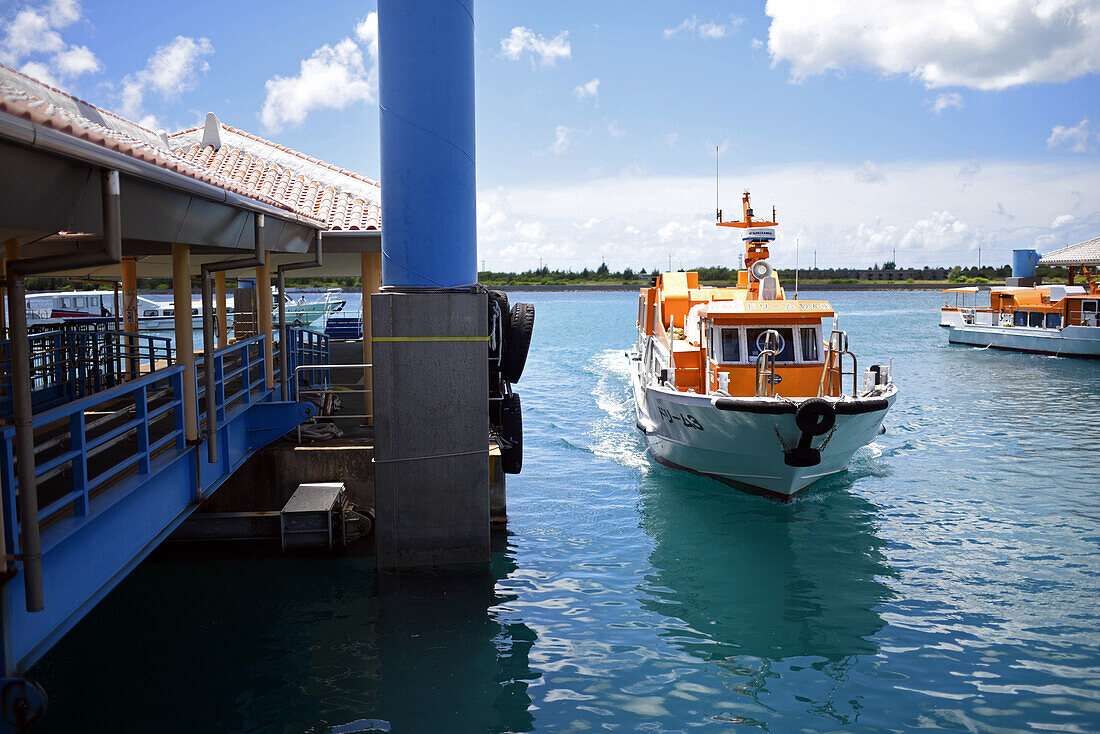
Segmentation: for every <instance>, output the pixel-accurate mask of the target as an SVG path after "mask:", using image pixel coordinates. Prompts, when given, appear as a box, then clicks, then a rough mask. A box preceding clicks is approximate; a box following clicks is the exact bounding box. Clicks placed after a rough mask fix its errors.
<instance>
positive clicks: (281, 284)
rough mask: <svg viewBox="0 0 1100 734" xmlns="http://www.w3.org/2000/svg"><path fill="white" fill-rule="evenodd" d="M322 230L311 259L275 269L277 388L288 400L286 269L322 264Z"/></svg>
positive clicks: (315, 266)
mask: <svg viewBox="0 0 1100 734" xmlns="http://www.w3.org/2000/svg"><path fill="white" fill-rule="evenodd" d="M322 234H323V233H322V232H318V233H317V249H316V250H315V251H314V253H313V259H312V260H302V261H300V262H294V263H283V264H282V265H280V266H279V267H278V268H276V269H275V274H276V282H277V283H278V289H279V389H280V390H281V391H282V396H283V400H290V392H289V390H290V378H289V376H288V375H287V373H286V367H287V343H286V277H285V276H284V275H283V274H284V273H285V272H286V271H287V270H305V269H307V268H319V267H321V265H322V264H323V252H322V245H321V237H322Z"/></svg>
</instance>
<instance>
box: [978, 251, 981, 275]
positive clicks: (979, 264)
mask: <svg viewBox="0 0 1100 734" xmlns="http://www.w3.org/2000/svg"><path fill="white" fill-rule="evenodd" d="M981 269H982V246H981V245H978V270H981ZM978 275H981V273H978Z"/></svg>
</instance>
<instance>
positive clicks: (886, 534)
mask: <svg viewBox="0 0 1100 734" xmlns="http://www.w3.org/2000/svg"><path fill="white" fill-rule="evenodd" d="M511 295H512V300H513V301H515V300H517V299H518V298H520V296H518V295H517V294H511ZM803 295H804V297H809V296H811V294H809V293H804V294H803ZM822 296H823V297H827V298H829V300H831V301H832V302H833V304H834V305H835V306H836V307H837V309H838V311H840V313H841V314H842V319H841V326H842V327H843V328H845V329H846V330H848V332H849V334H850V336H851V341H852V345H853V349H854V351H856V353H857V354H858V355H859V357H860V363H861V364H864V365H866V364H871V363H873V362H880V361H885V360H886V359H889V358H890V357H892V358H893V360H894V369H895V376H896V379H897V381H898V382H899V384H900V386H901V391H902V392H901V395H900V397H899V400H898V402H897V405H896V406H895V408H894V409H893V410H892V411H891V413H890V415H889V416H888V418H887V421H886V425H887V429H888V432H887V434H886V435H884V436H881V437H879V439H878V441H876V443H875V444H873V445H872V446H870V447H868V448H867V449H864V450H862V451H861V452H859V453H858V454H857V455H856V457H855V459H854V460H853V462H852V465H851V467H850V469H849V471H848V472H846V473H844V474H841V475H837V476H834V477H831V478H829V479H827V480H825V481H822V482H820V483H818V484H817V485H815V486H814V487H812V488H811V489H810V490H808V491H807V492H806V493H804V494H803V495H800V496H799V497H798V498H796V499H795V500H794V501H792V502H790V503H787V504H783V503H779V502H776V501H773V500H770V499H767V498H764V497H758V496H754V495H748V494H742V493H739V492H736V491H734V490H731V489H729V488H727V487H725V486H724V485H721V484H718V483H715V482H713V481H711V480H708V479H704V478H701V477H697V476H693V475H689V474H686V473H680V472H675V471H673V470H670V469H666V468H663V467H660V466H657V465H655V464H653V463H652V462H650V461H649V460H648V459H647V458H646V456H645V454H644V450H643V444H642V440H641V436H640V434H639V433H638V432H637V430H636V429H635V427H634V416H633V406H632V405H631V403H630V395H629V390H628V384H627V378H626V372H625V364H624V363H625V359H624V358H623V350H624V349H626V348H627V347H628V346H629V345H630V344H632V342H633V341H634V331H633V322H634V318H635V313H636V296H635V295H634V294H630V293H539V294H526V295H525V296H523V299H524V300H529V301H532V302H534V303H535V304H536V308H537V322H536V330H535V338H534V342H533V345H532V351H531V356H530V359H529V362H528V366H527V369H526V371H525V373H524V377H523V380H522V382H521V383H520V385H519V386H518V389H519V392H520V393H521V394H522V396H523V405H524V426H525V429H526V435H525V451H526V456H525V459H524V473H523V474H522V475H520V476H518V477H511V478H510V479H509V487H508V502H509V518H510V522H509V528H508V533H507V535H506V536H502V537H500V538H498V539H497V542H496V547H497V550H496V552H495V553H494V560H493V563H492V566H491V568H489V569H483V570H471V571H466V572H462V573H452V574H442V575H441V574H430V573H425V574H415V575H409V576H383V577H379V578H376V577H375V575H374V570H373V564H372V562H371V561H370V559H338V560H331V559H306V558H296V559H281V558H272V557H265V556H262V555H258V556H255V557H240V556H239V555H237V556H226V555H219V556H206V557H200V558H188V559H182V558H180V557H178V556H175V555H168V556H165V555H160V556H157V557H155V558H154V559H152V560H151V561H149V562H147V563H145V564H143V565H142V566H141V567H140V568H139V569H138V570H137V571H136V572H135V573H134V574H132V575H131V577H130V578H128V579H127V580H126V581H125V582H124V583H123V584H122V585H121V586H120V587H119V588H118V589H117V590H116V591H115V592H114V593H112V594H111V595H110V596H109V597H108V599H107V600H106V601H105V602H104V603H103V604H102V605H101V606H100V607H99V608H97V609H96V610H95V611H94V612H93V613H92V614H91V615H90V616H89V617H88V618H87V619H86V620H85V621H83V622H82V623H81V624H79V625H78V626H77V627H76V629H74V631H73V632H72V633H71V634H70V635H68V637H66V639H65V640H63V642H62V643H61V644H59V645H58V646H57V647H56V648H55V649H54V650H53V651H52V652H51V653H50V654H49V655H48V656H47V657H46V658H45V659H44V660H43V662H42V663H41V664H40V665H39V666H38V667H37V668H36V669H35V670H34V671H33V674H34V675H35V676H37V677H38V678H39V679H40V680H41V681H42V682H43V683H44V684H45V685H46V686H47V687H48V689H49V691H50V694H51V700H52V704H53V709H52V713H51V716H50V719H49V720H48V722H47V726H45V727H43V730H44V731H51V732H52V731H57V732H63V731H64V732H69V731H81V730H84V731H86V730H89V726H90V725H91V724H95V726H94V727H92V728H98V729H110V730H112V731H159V732H176V731H179V732H198V731H202V732H213V731H275V732H328V731H332V732H357V731H372V730H377V729H379V728H384V727H385V726H389V727H390V728H391V729H392V731H394V732H421V731H423V732H467V731H468V732H480V731H495V732H496V731H530V730H535V731H588V730H599V729H617V730H620V731H638V730H640V731H655V732H673V731H675V732H685V731H689V730H695V729H699V728H701V729H705V730H710V731H744V732H751V731H769V732H833V731H852V732H855V731H858V732H886V731H891V732H896V731H916V730H947V731H968V732H1011V731H1060V732H1090V731H1097V730H1100V632H1098V622H1100V563H1098V559H1100V553H1098V549H1100V486H1098V484H1100V482H1098V481H1097V479H1096V474H1097V471H1098V469H1100V460H1098V458H1097V453H1096V452H1097V443H1096V438H1095V435H1096V424H1095V419H1096V417H1097V416H1098V415H1100V363H1096V362H1086V361H1077V360H1068V359H1057V358H1049V357H1041V356H1033V355H1018V354H1011V353H1004V352H994V351H982V350H976V349H970V348H964V347H949V346H947V345H946V334H945V333H944V331H943V330H942V329H940V328H939V327H938V326H937V325H936V324H937V322H938V316H939V314H938V307H939V305H940V304H941V298H942V296H941V295H940V294H927V293H862V292H843V293H830V294H822Z"/></svg>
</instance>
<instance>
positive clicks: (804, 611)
mask: <svg viewBox="0 0 1100 734" xmlns="http://www.w3.org/2000/svg"><path fill="white" fill-rule="evenodd" d="M856 476H858V475H852V474H848V475H842V476H840V477H836V478H833V479H831V480H828V481H827V482H826V483H823V484H819V485H818V486H817V487H815V489H814V491H813V492H811V493H808V494H805V495H803V496H802V497H800V498H797V499H796V500H795V501H793V502H790V503H780V502H777V501H774V500H771V499H768V498H765V497H759V496H754V495H749V494H745V493H741V492H737V491H734V490H730V489H726V488H723V487H722V486H721V485H719V484H717V483H714V482H711V481H709V480H707V479H704V478H701V477H695V476H691V475H686V474H684V473H681V472H671V471H668V470H660V471H655V472H652V473H650V474H649V475H648V476H647V477H646V478H645V479H644V480H643V486H642V489H641V514H642V528H643V529H644V530H645V532H646V533H647V534H648V535H650V536H651V537H652V539H653V541H654V546H653V551H652V552H651V553H650V556H649V561H650V563H651V564H652V567H653V570H652V571H651V572H650V573H649V574H647V575H646V577H645V580H644V583H643V584H642V586H640V587H639V590H640V592H641V594H642V596H641V603H642V605H643V607H644V608H646V609H648V610H650V611H653V612H656V613H659V614H660V615H662V616H663V617H664V618H665V619H666V620H667V622H666V624H665V625H664V629H663V630H662V631H661V636H662V637H663V638H664V639H665V640H666V641H667V642H668V643H669V644H672V645H673V646H675V647H676V648H678V649H680V650H682V651H684V652H687V653H689V654H690V655H692V656H694V657H697V658H700V659H702V660H705V661H708V662H717V663H718V664H719V666H720V667H721V668H723V669H724V672H725V674H726V677H727V679H728V683H727V685H728V686H729V687H730V688H732V689H733V690H734V691H736V692H738V693H741V694H745V695H747V696H749V697H751V698H753V699H756V698H757V695H758V694H760V693H761V692H762V691H764V690H765V689H766V688H767V687H768V685H769V680H771V685H772V686H775V685H778V683H776V682H775V681H774V680H773V679H776V678H779V677H780V673H779V671H778V670H777V669H776V667H775V666H776V664H777V663H779V662H781V661H789V660H790V659H792V658H810V659H809V660H806V661H799V663H800V664H804V666H805V667H807V668H814V669H817V670H819V671H820V672H822V673H824V674H825V676H827V679H828V680H826V681H823V682H824V683H825V685H824V687H823V688H818V687H813V686H808V685H806V684H805V683H803V684H802V685H803V693H804V694H805V695H804V698H803V705H804V706H805V707H806V709H807V710H809V711H811V712H814V713H818V714H821V715H825V716H828V717H829V718H832V719H834V720H836V721H838V722H841V723H851V721H852V720H854V718H855V716H856V715H857V714H858V707H857V706H853V705H849V704H851V702H848V703H843V702H837V701H834V700H832V699H833V696H832V693H833V691H834V690H835V686H836V682H837V681H839V680H841V679H842V678H843V677H844V676H845V675H846V673H847V672H848V671H849V670H850V668H851V667H852V666H853V665H854V664H855V661H856V658H857V656H859V655H867V654H873V653H875V652H877V646H876V643H875V641H874V635H875V634H876V633H877V632H878V631H879V630H881V629H882V628H883V627H884V626H885V622H884V621H883V619H882V618H881V617H880V616H879V614H878V612H877V608H878V607H879V605H881V604H882V603H883V602H884V601H885V600H887V599H888V598H889V597H890V594H891V593H890V590H889V589H888V587H887V586H886V585H885V584H884V583H883V582H882V581H881V579H882V578H883V577H886V576H891V575H893V572H892V571H891V569H890V567H889V566H888V565H887V564H886V561H885V558H884V556H883V548H884V545H885V543H884V542H883V541H882V540H880V539H879V538H878V537H877V536H876V535H875V530H874V523H875V507H874V506H873V505H872V504H870V503H869V502H867V501H866V500H864V499H862V498H860V497H859V496H857V495H856V494H853V493H852V492H851V491H850V490H849V488H848V487H849V486H850V484H851V482H852V481H853V479H854V478H856ZM783 667H784V668H785V669H787V670H789V669H791V667H792V666H791V665H790V664H788V665H786V666H783ZM780 683H781V681H780ZM742 723H750V722H742ZM757 723H759V722H757Z"/></svg>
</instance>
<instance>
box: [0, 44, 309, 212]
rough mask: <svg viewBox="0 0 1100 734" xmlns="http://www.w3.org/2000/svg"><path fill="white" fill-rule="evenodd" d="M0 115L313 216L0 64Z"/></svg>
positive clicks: (152, 134) (147, 132)
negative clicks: (190, 158)
mask: <svg viewBox="0 0 1100 734" xmlns="http://www.w3.org/2000/svg"><path fill="white" fill-rule="evenodd" d="M0 113H3V114H8V115H11V116H13V117H18V118H22V119H25V120H28V121H30V122H32V123H35V124H37V125H42V126H43V127H48V128H50V129H53V130H57V131H58V132H61V133H64V134H66V135H71V136H72V137H74V138H78V139H80V140H85V141H88V142H90V143H94V144H96V145H100V146H103V147H104V148H107V149H109V150H113V151H116V152H118V153H122V154H124V155H127V156H130V157H132V158H136V159H138V160H141V161H144V162H146V163H149V164H152V165H154V166H158V167H160V168H164V169H167V170H169V171H173V172H174V173H178V174H181V175H183V176H187V177H188V178H192V179H195V180H197V181H202V182H204V183H207V184H210V185H212V186H216V187H218V188H221V189H224V190H226V191H230V192H233V193H235V194H238V195H241V196H245V197H248V198H250V199H254V200H256V201H258V202H261V203H263V204H266V205H268V206H273V207H277V208H279V209H286V210H288V211H290V212H292V213H294V214H299V215H300V216H304V217H307V218H311V219H312V218H314V217H313V216H312V215H311V214H310V213H309V212H303V211H302V210H300V209H298V208H296V207H291V206H288V205H287V204H286V203H284V201H282V200H280V199H279V198H277V197H273V196H269V195H267V194H265V193H264V192H263V191H261V190H260V189H259V188H257V187H254V186H249V185H247V184H246V183H244V182H242V181H238V180H236V179H233V178H231V177H228V176H223V175H221V174H219V173H218V172H217V171H211V170H210V169H209V168H208V167H206V166H202V165H198V164H197V163H196V162H193V161H191V160H188V159H187V158H186V157H185V156H181V155H178V154H176V153H173V152H172V151H171V150H170V149H169V146H168V140H167V138H166V137H164V136H163V133H161V134H160V135H158V134H157V133H155V132H153V131H151V130H147V129H146V128H144V127H141V126H140V125H138V124H137V123H134V122H131V121H130V120H127V119H125V118H124V117H120V116H119V115H116V114H114V113H112V112H109V111H107V110H105V109H102V108H100V107H96V106H95V105H92V104H89V103H87V102H85V101H83V100H80V99H77V98H76V97H73V96H72V95H69V94H67V93H66V92H63V91H61V90H59V89H56V88H55V87H51V86H48V85H46V84H43V83H41V82H39V81H38V80H36V79H32V78H31V77H29V76H27V75H25V74H22V73H20V72H18V71H16V70H15V69H12V68H10V67H7V66H4V65H2V64H0Z"/></svg>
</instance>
